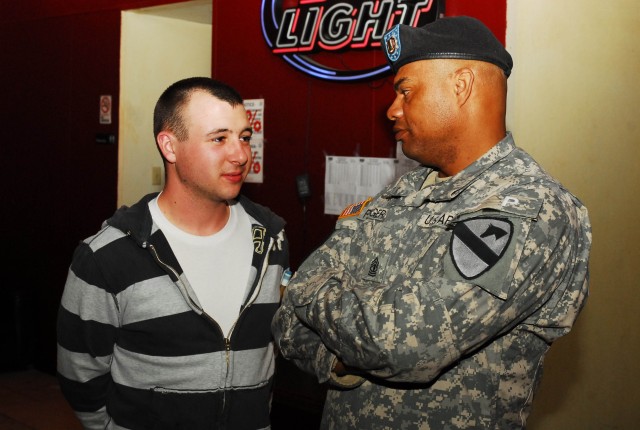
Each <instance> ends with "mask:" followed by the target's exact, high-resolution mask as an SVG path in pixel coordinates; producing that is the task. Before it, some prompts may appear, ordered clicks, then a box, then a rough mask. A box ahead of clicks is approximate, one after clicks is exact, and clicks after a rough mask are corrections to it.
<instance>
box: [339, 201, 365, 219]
mask: <svg viewBox="0 0 640 430" xmlns="http://www.w3.org/2000/svg"><path fill="white" fill-rule="evenodd" d="M370 201H371V198H368V199H367V200H365V201H363V202H360V203H354V204H352V205H349V206H347V207H346V208H344V210H343V211H342V213H341V214H340V216H339V217H338V218H346V217H349V216H356V215H360V212H362V209H364V208H365V206H367V205H368V204H369V202H370Z"/></svg>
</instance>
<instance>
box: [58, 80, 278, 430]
mask: <svg viewBox="0 0 640 430" xmlns="http://www.w3.org/2000/svg"><path fill="white" fill-rule="evenodd" d="M251 134H252V130H251V128H250V126H249V122H248V120H247V115H246V112H245V109H244V106H243V104H242V98H241V97H240V95H239V94H238V93H237V92H236V91H235V90H234V89H233V88H231V87H229V86H228V85H226V84H224V83H221V82H217V81H214V80H212V79H209V78H189V79H185V80H181V81H178V82H176V83H174V84H173V85H171V86H170V87H169V88H167V89H166V90H165V92H164V93H163V94H162V95H161V97H160V99H159V100H158V102H157V104H156V107H155V111H154V135H155V138H156V144H157V146H158V149H159V151H160V153H161V155H162V157H163V160H164V166H165V172H166V176H165V179H166V181H165V183H166V184H165V186H164V189H163V190H162V192H161V193H160V194H159V195H156V194H153V195H148V196H146V197H144V198H143V199H142V200H140V202H138V203H136V204H135V205H133V206H132V207H130V208H126V207H125V208H121V209H119V210H118V211H117V212H116V213H115V214H114V215H113V217H111V218H110V219H108V220H107V221H106V222H105V224H104V226H103V228H102V230H100V231H99V232H98V233H97V234H96V235H95V236H92V237H90V238H88V239H86V240H85V241H83V242H82V243H81V244H80V245H79V246H78V248H77V249H76V251H75V254H74V256H73V261H72V263H71V267H70V271H69V276H68V279H67V283H66V285H65V290H64V294H63V297H62V303H61V307H60V311H59V317H58V374H59V380H60V384H61V387H62V391H63V393H64V395H65V396H66V398H67V400H68V401H69V403H70V404H71V406H72V407H73V409H74V410H75V411H76V414H77V416H78V417H79V419H80V420H81V421H82V423H83V425H84V426H85V428H88V429H132V430H134V429H149V428H157V429H169V428H171V429H175V428H183V429H211V428H230V429H263V428H268V427H269V409H270V407H269V403H270V394H271V385H272V377H273V371H274V348H273V341H272V337H271V333H270V329H269V324H270V322H271V319H272V317H273V314H274V312H275V310H276V309H277V307H278V303H279V287H280V279H281V276H282V273H283V269H284V268H285V267H287V263H288V244H287V241H286V238H285V235H284V230H283V228H284V221H283V220H282V219H281V218H279V217H278V216H276V215H275V214H273V213H272V212H271V211H269V210H268V209H267V208H265V207H262V206H259V205H257V204H255V203H252V202H251V201H249V200H248V199H246V198H244V197H242V196H239V192H240V188H241V186H242V183H243V181H244V179H245V178H246V176H247V173H248V172H249V168H250V166H251V147H250V140H251Z"/></svg>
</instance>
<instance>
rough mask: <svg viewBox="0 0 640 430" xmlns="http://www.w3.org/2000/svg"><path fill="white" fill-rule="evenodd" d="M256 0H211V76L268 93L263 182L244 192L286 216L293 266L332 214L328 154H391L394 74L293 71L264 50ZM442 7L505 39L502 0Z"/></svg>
mask: <svg viewBox="0 0 640 430" xmlns="http://www.w3.org/2000/svg"><path fill="white" fill-rule="evenodd" d="M261 3H262V2H261V0H246V1H245V2H244V7H243V8H238V7H237V6H236V5H235V3H233V2H227V1H215V0H214V3H213V4H214V11H213V17H214V21H213V76H214V77H217V78H219V79H221V80H223V81H228V82H229V83H231V84H232V85H233V86H235V87H236V88H238V90H239V91H240V93H241V94H242V95H243V97H245V98H264V99H265V112H264V116H265V120H264V131H265V149H264V183H262V184H246V185H245V187H244V192H245V194H247V195H248V196H249V197H251V198H253V199H255V200H257V201H259V202H261V203H263V204H266V205H268V206H270V207H271V208H272V209H273V210H274V211H276V212H277V213H279V214H280V215H281V216H283V217H284V218H285V219H286V220H287V222H288V228H287V232H288V235H289V239H290V242H291V255H292V267H294V268H295V267H297V266H298V265H299V264H300V263H301V261H302V260H303V259H304V257H305V256H306V255H308V253H309V252H310V251H312V250H313V249H314V248H316V247H317V246H318V245H319V244H320V243H321V242H322V241H323V239H324V238H325V237H326V236H327V235H328V234H329V233H330V232H331V230H332V229H333V225H334V224H335V221H336V217H335V216H330V215H324V169H325V156H326V155H346V156H354V155H358V156H365V157H394V156H395V142H394V139H393V136H392V133H391V127H392V125H391V122H390V121H389V120H387V119H386V109H387V107H388V106H389V104H390V103H391V102H392V100H393V97H394V93H393V85H392V83H393V79H392V78H391V77H389V78H386V79H379V80H377V81H372V82H368V83H335V82H328V81H324V80H320V79H317V78H313V77H310V76H308V75H305V74H303V73H301V72H299V71H297V70H296V69H294V68H293V67H291V66H290V65H289V64H288V63H286V62H285V61H284V60H282V59H281V58H279V57H277V56H275V55H273V54H272V53H271V52H270V51H269V49H268V46H267V44H266V43H265V41H264V38H263V36H262V33H261V27H260V5H261ZM446 15H448V16H454V15H471V16H475V17H478V18H479V19H481V20H483V22H485V23H486V24H487V25H488V26H489V27H490V28H491V29H492V30H493V31H494V33H495V34H496V35H497V37H499V38H500V39H501V40H504V34H505V25H506V0H483V1H479V0H448V1H447V3H446ZM378 55H379V53H375V54H371V61H372V64H373V65H379V64H380V59H379V58H382V61H384V57H378ZM302 173H308V174H309V175H310V179H311V187H312V197H311V198H310V199H309V200H308V202H307V206H306V211H305V209H304V208H303V206H302V204H301V202H300V201H299V200H298V198H297V194H296V187H295V177H296V176H297V175H299V174H302ZM354 203H355V202H354ZM305 214H306V215H305Z"/></svg>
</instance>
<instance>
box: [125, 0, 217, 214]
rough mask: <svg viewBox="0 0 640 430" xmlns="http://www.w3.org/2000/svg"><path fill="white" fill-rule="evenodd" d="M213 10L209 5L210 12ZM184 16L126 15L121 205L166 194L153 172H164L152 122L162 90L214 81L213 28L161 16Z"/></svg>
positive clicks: (162, 10) (149, 12) (148, 12)
mask: <svg viewBox="0 0 640 430" xmlns="http://www.w3.org/2000/svg"><path fill="white" fill-rule="evenodd" d="M190 3H195V4H201V3H203V2H202V1H199V2H190ZM184 5H185V4H182V6H184ZM182 6H181V7H182ZM210 8H211V7H210V1H209V7H208V10H209V13H210ZM182 11H183V10H182V9H181V10H180V11H176V10H175V9H172V10H167V7H163V8H160V9H159V11H156V10H155V9H154V8H147V9H144V10H141V11H131V12H123V13H122V42H121V44H122V48H121V53H120V54H121V58H120V63H121V66H120V113H119V116H120V131H119V166H118V206H120V205H123V204H126V205H131V204H133V203H135V202H136V201H138V200H139V199H140V197H142V196H143V195H145V194H147V193H150V192H153V191H160V190H161V189H162V185H153V184H152V169H153V168H154V167H155V168H161V169H162V159H161V158H160V154H159V153H158V151H157V149H156V146H155V141H154V138H153V117H152V115H153V108H154V106H155V103H156V101H157V100H158V97H159V96H160V94H161V93H162V91H163V90H164V89H165V88H166V87H167V86H169V85H170V84H172V83H173V82H175V81H177V80H179V79H182V78H185V77H189V76H211V24H210V23H209V24H206V23H199V22H193V21H189V20H188V19H174V18H169V17H166V16H160V15H158V14H159V13H162V15H168V16H171V15H172V14H174V15H179V14H182V13H183V12H182ZM205 13H206V12H205ZM207 19H208V20H209V22H210V21H211V16H210V15H209V16H208V17H207ZM161 171H162V181H161V183H163V182H164V169H162V170H161Z"/></svg>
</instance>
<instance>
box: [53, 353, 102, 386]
mask: <svg viewBox="0 0 640 430" xmlns="http://www.w3.org/2000/svg"><path fill="white" fill-rule="evenodd" d="M110 365H111V355H106V356H103V357H92V356H91V355H89V354H86V353H81V352H73V351H69V350H68V349H65V348H63V347H62V346H59V347H58V373H60V374H61V375H62V376H64V377H65V378H67V379H72V380H74V381H77V382H88V381H90V380H92V379H95V378H98V377H100V376H103V375H105V374H107V373H109V366H110Z"/></svg>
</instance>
